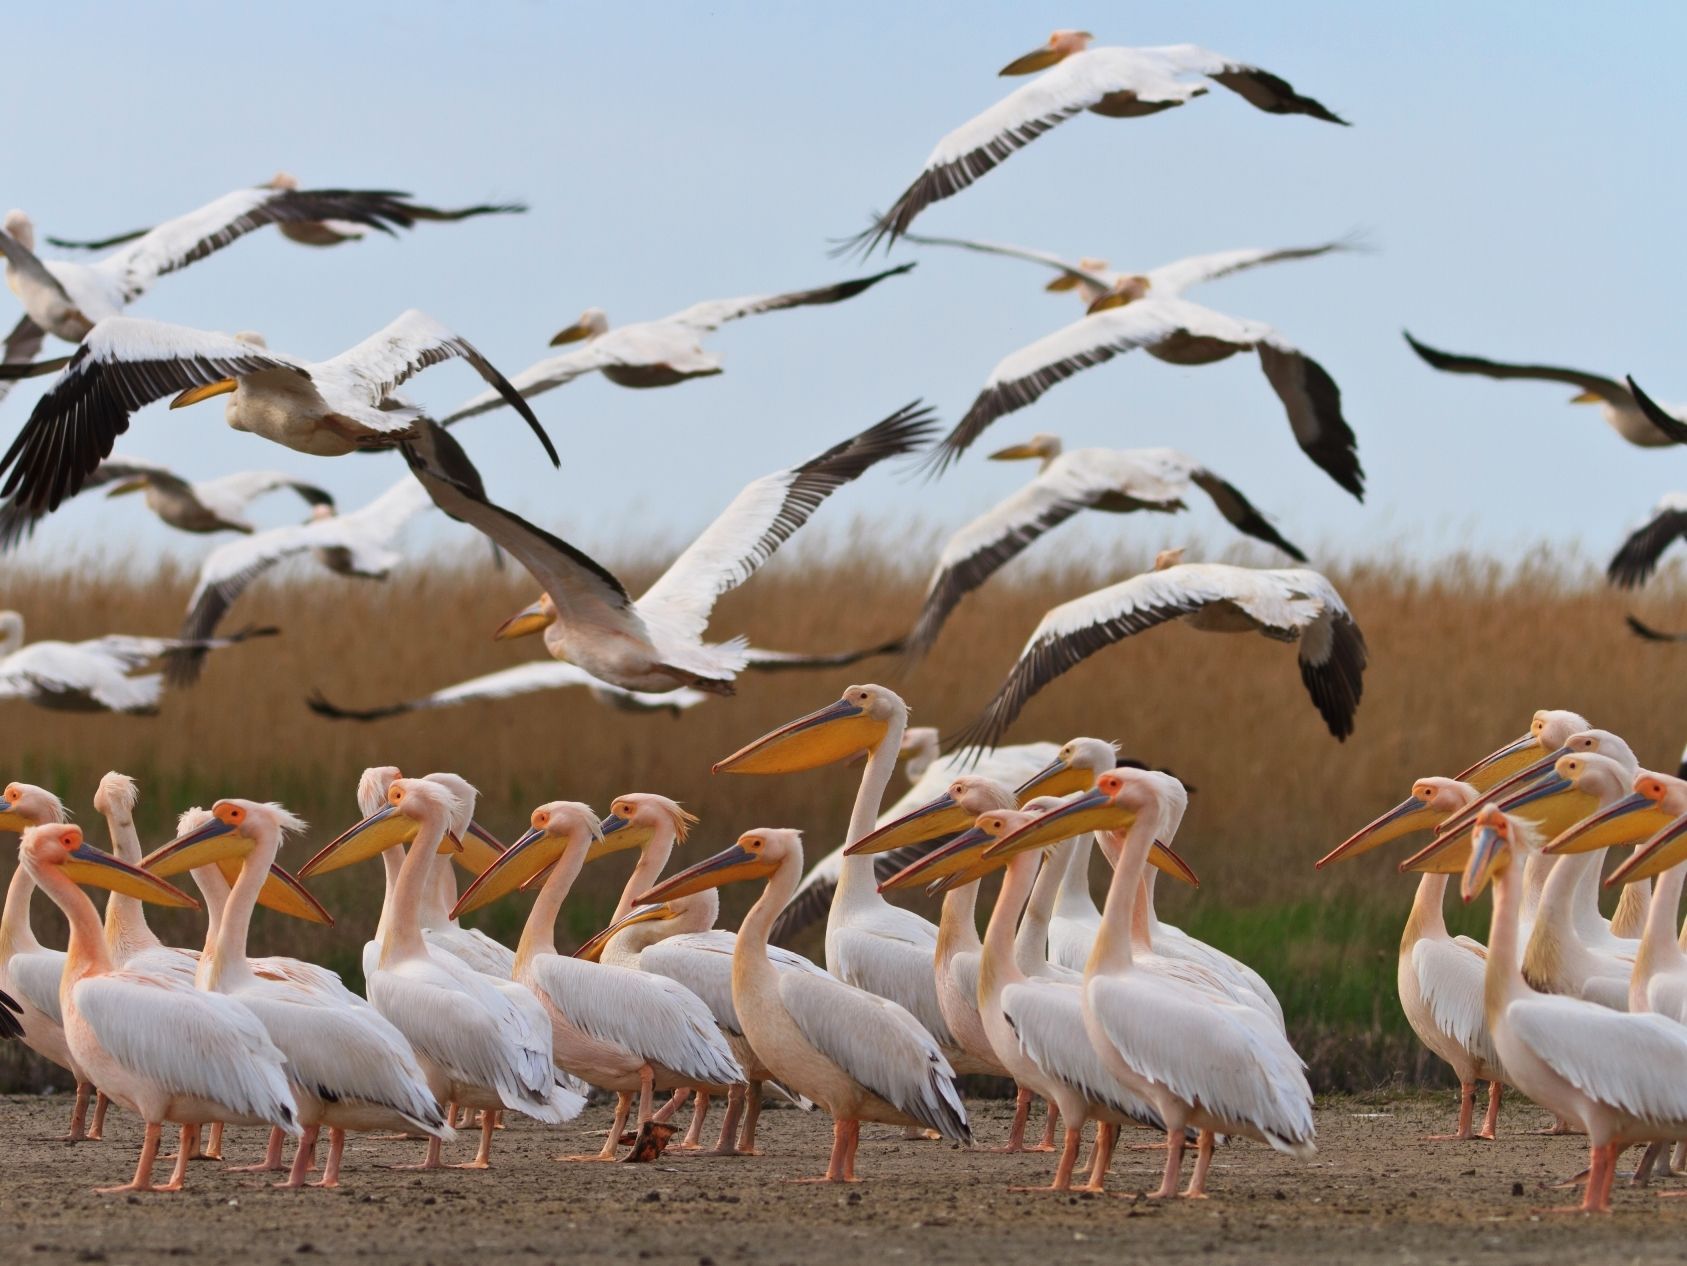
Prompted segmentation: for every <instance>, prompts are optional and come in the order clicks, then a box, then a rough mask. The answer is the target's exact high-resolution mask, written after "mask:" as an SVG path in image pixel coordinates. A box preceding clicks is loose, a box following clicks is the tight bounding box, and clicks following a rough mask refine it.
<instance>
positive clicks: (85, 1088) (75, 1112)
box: [61, 1081, 93, 1143]
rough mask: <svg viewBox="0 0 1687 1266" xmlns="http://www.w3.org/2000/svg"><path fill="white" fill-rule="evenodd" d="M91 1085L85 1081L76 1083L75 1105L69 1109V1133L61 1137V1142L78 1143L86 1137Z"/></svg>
mask: <svg viewBox="0 0 1687 1266" xmlns="http://www.w3.org/2000/svg"><path fill="white" fill-rule="evenodd" d="M91 1089H93V1087H92V1085H91V1084H90V1083H88V1082H85V1081H79V1082H77V1083H76V1103H75V1105H74V1106H73V1107H72V1108H71V1109H70V1133H69V1134H66V1135H63V1136H62V1137H61V1141H62V1142H65V1143H80V1142H82V1141H83V1140H84V1139H86V1138H87V1137H88V1128H87V1127H88V1092H89V1091H90V1090H91Z"/></svg>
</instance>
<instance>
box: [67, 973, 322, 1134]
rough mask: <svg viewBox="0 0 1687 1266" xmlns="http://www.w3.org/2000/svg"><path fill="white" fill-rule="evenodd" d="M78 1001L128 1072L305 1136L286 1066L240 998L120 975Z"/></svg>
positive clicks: (100, 980) (84, 985) (93, 979)
mask: <svg viewBox="0 0 1687 1266" xmlns="http://www.w3.org/2000/svg"><path fill="white" fill-rule="evenodd" d="M74 999H75V1005H76V1010H77V1011H78V1012H79V1013H80V1015H81V1017H82V1020H83V1022H84V1023H86V1024H87V1025H88V1027H89V1028H90V1029H91V1030H92V1031H93V1034H94V1036H95V1037H96V1038H97V1039H98V1041H99V1043H100V1045H101V1046H102V1047H104V1048H105V1050H106V1051H107V1053H108V1054H109V1055H110V1056H111V1058H112V1059H113V1060H115V1061H116V1062H117V1063H118V1064H120V1065H121V1066H122V1067H124V1068H126V1069H129V1070H131V1071H132V1072H134V1073H137V1074H139V1075H140V1076H141V1077H143V1078H145V1079H146V1080H147V1081H149V1082H153V1083H155V1084H157V1085H159V1086H162V1087H163V1088H164V1089H166V1090H167V1091H169V1092H171V1093H172V1094H176V1095H182V1096H187V1097H193V1098H199V1099H208V1100H210V1101H211V1102H212V1103H216V1104H221V1105H223V1106H224V1107H227V1108H228V1109H229V1110H230V1114H231V1115H232V1116H238V1117H247V1118H254V1119H256V1120H259V1121H268V1122H269V1123H270V1124H272V1125H279V1126H281V1127H282V1128H283V1129H285V1130H286V1131H287V1132H288V1133H289V1134H297V1133H298V1132H299V1127H298V1124H297V1122H296V1120H295V1107H294V1103H293V1092H292V1091H291V1090H289V1089H288V1087H287V1078H286V1075H285V1072H284V1069H285V1067H286V1059H285V1057H284V1056H283V1055H282V1053H281V1051H280V1050H279V1049H277V1047H276V1045H275V1043H273V1042H271V1041H270V1039H269V1034H268V1033H267V1032H265V1030H264V1026H263V1024H262V1023H260V1022H259V1020H258V1017H257V1016H255V1015H253V1014H252V1012H251V1011H250V1010H249V1009H247V1008H246V1007H245V1006H243V1005H242V1004H241V1003H239V1002H237V1001H235V1000H234V999H233V998H230V997H227V996H226V995H223V994H217V993H205V992H203V991H202V990H198V989H195V988H194V987H193V986H192V985H191V984H181V983H175V982H169V981H164V980H160V979H158V978H157V977H149V976H141V975H137V974H135V973H131V972H126V971H116V972H107V973H105V974H102V975H97V976H89V977H86V978H84V979H83V980H81V981H78V982H77V984H76V987H75V992H74Z"/></svg>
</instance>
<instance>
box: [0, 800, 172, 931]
mask: <svg viewBox="0 0 1687 1266" xmlns="http://www.w3.org/2000/svg"><path fill="white" fill-rule="evenodd" d="M18 856H19V859H20V861H21V862H22V863H23V865H24V866H25V867H26V868H27V869H28V870H29V873H30V874H31V875H33V876H34V877H35V880H36V882H37V883H39V882H40V880H41V878H42V876H43V874H44V873H45V871H46V870H47V868H49V867H51V868H54V869H57V870H58V871H59V873H60V874H62V875H63V876H64V877H65V878H66V879H68V880H70V881H71V882H72V883H76V884H85V885H90V886H92V887H95V888H105V889H107V890H108V891H111V892H117V893H121V894H123V895H124V896H125V897H136V898H138V899H140V900H142V901H151V902H154V903H156V904H158V905H163V906H181V907H183V908H184V909H188V910H197V909H198V908H199V903H198V902H197V901H195V900H194V899H193V898H192V897H190V896H188V895H187V893H185V892H183V891H182V890H181V889H180V888H177V887H176V886H175V885H174V884H167V883H165V882H164V881H163V880H162V879H159V878H157V877H156V876H153V875H149V874H147V872H146V871H144V870H141V869H140V868H139V867H138V866H131V865H129V863H128V862H125V861H120V860H118V859H117V858H115V857H113V856H112V855H111V854H110V853H102V852H100V850H99V849H97V848H94V847H92V846H91V845H89V844H87V843H86V842H84V841H83V839H82V828H81V827H79V826H71V825H69V824H68V823H60V822H50V823H47V824H45V825H43V826H32V827H30V828H29V829H28V830H26V831H25V832H24V833H23V842H22V843H21V844H20V845H19V846H18Z"/></svg>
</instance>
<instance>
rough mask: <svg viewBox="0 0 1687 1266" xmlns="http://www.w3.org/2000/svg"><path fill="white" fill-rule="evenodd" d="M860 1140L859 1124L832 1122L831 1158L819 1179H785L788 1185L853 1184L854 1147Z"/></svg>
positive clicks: (841, 1121) (857, 1122) (854, 1122)
mask: <svg viewBox="0 0 1687 1266" xmlns="http://www.w3.org/2000/svg"><path fill="white" fill-rule="evenodd" d="M860 1140H861V1122H859V1121H846V1120H837V1121H833V1122H832V1157H831V1160H830V1161H829V1162H828V1163H827V1165H826V1172H825V1174H824V1175H822V1176H821V1177H819V1178H787V1179H786V1180H785V1181H786V1182H789V1183H818V1182H854V1181H855V1146H856V1144H857V1143H858V1142H860Z"/></svg>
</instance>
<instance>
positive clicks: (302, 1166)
mask: <svg viewBox="0 0 1687 1266" xmlns="http://www.w3.org/2000/svg"><path fill="white" fill-rule="evenodd" d="M321 1129H322V1127H321V1126H318V1125H307V1126H305V1129H304V1133H302V1134H300V1135H299V1143H298V1146H297V1147H295V1148H294V1149H293V1168H292V1169H290V1170H288V1171H287V1177H286V1178H284V1179H282V1180H281V1181H280V1182H278V1183H276V1184H275V1185H276V1186H277V1187H303V1186H304V1185H305V1176H306V1175H307V1174H309V1173H310V1171H311V1170H313V1169H315V1168H316V1136H317V1134H318V1133H319V1132H320V1131H321Z"/></svg>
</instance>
